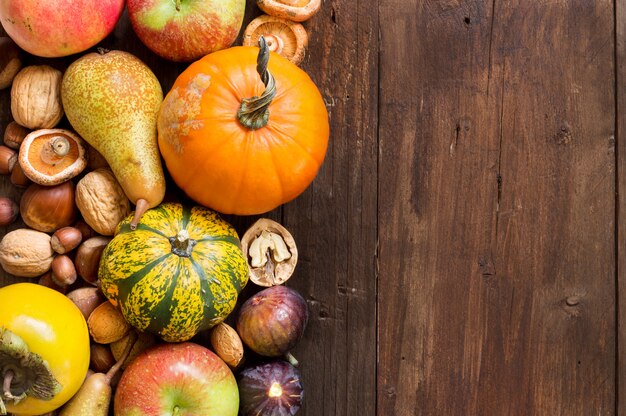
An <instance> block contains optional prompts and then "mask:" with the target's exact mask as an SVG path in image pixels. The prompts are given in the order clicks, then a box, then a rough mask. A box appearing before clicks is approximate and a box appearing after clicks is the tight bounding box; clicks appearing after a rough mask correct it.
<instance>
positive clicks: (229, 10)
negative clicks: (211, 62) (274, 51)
mask: <svg viewBox="0 0 626 416" xmlns="http://www.w3.org/2000/svg"><path fill="white" fill-rule="evenodd" d="M126 7H127V9H128V16H129V18H130V22H131V24H132V26H133V29H134V31H135V33H136V34H137V36H138V37H139V39H141V41H142V42H143V43H144V44H145V45H146V46H147V47H148V48H150V49H151V50H152V51H153V52H154V53H156V54H157V55H159V56H161V57H162V58H165V59H169V60H171V61H177V62H190V61H194V60H196V59H198V58H201V57H203V56H204V55H207V54H209V53H211V52H215V51H217V50H220V49H225V48H227V47H229V46H231V45H232V44H233V42H234V41H235V39H236V38H237V35H238V34H239V31H240V30H241V24H242V22H243V14H244V11H245V8H246V0H128V1H127V5H126Z"/></svg>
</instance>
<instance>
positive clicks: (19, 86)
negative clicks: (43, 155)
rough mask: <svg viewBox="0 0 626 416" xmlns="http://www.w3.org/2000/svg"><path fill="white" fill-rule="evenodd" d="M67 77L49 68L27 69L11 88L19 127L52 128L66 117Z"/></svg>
mask: <svg viewBox="0 0 626 416" xmlns="http://www.w3.org/2000/svg"><path fill="white" fill-rule="evenodd" d="M62 80H63V74H62V73H61V71H58V70H56V69H54V68H52V67H51V66H48V65H33V66H27V67H26V68H23V69H22V70H21V71H20V72H18V74H17V75H16V76H15V78H14V79H13V85H12V86H11V114H13V118H14V119H15V121H16V122H17V123H18V124H21V125H22V126H24V127H28V128H29V129H31V130H35V129H51V128H53V127H54V126H56V125H57V124H58V123H59V121H60V120H61V117H63V104H62V103H61V81H62Z"/></svg>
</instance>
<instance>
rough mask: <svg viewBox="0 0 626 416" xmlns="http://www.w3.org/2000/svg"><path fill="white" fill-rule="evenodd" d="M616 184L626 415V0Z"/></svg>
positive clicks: (619, 22)
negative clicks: (625, 175)
mask: <svg viewBox="0 0 626 416" xmlns="http://www.w3.org/2000/svg"><path fill="white" fill-rule="evenodd" d="M615 25H616V26H615V59H616V71H615V74H616V83H615V85H616V89H617V90H616V105H617V108H616V111H615V114H616V115H617V119H616V122H617V124H616V132H615V133H616V134H615V154H616V169H615V181H616V184H617V203H616V209H617V245H616V251H617V253H616V254H617V279H616V280H617V304H618V307H617V351H616V357H617V365H616V371H617V378H616V382H617V400H616V412H615V413H616V414H617V415H618V416H626V359H625V358H624V357H625V354H626V280H625V276H626V178H625V177H624V174H625V173H626V87H625V85H626V1H625V0H616V1H615Z"/></svg>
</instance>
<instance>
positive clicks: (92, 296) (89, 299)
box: [67, 287, 106, 320]
mask: <svg viewBox="0 0 626 416" xmlns="http://www.w3.org/2000/svg"><path fill="white" fill-rule="evenodd" d="M67 297H68V298H69V300H71V301H72V302H74V304H75V305H76V306H78V309H80V311H81V313H82V314H83V316H84V317H85V320H87V319H88V318H89V315H91V313H92V312H93V311H94V309H96V308H97V307H98V305H100V304H101V303H103V302H105V301H106V299H105V297H104V295H103V294H102V293H101V292H100V290H98V288H97V287H81V288H79V289H74V290H72V291H71V292H70V293H68V294H67Z"/></svg>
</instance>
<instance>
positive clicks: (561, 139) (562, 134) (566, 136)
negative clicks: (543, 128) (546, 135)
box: [554, 122, 572, 145]
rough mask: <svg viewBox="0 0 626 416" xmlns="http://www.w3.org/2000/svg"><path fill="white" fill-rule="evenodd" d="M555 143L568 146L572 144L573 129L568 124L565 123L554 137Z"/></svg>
mask: <svg viewBox="0 0 626 416" xmlns="http://www.w3.org/2000/svg"><path fill="white" fill-rule="evenodd" d="M554 141H555V142H556V144H558V145H568V144H570V143H571V141H572V128H571V127H570V125H569V124H568V123H567V122H565V123H563V124H562V125H561V128H560V129H559V131H557V132H556V135H555V136H554Z"/></svg>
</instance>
